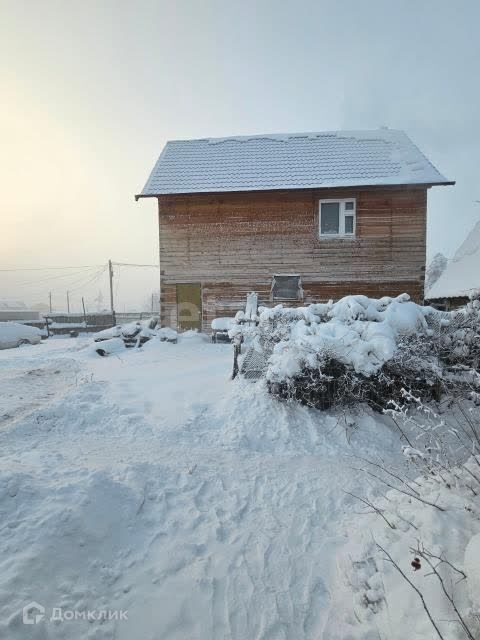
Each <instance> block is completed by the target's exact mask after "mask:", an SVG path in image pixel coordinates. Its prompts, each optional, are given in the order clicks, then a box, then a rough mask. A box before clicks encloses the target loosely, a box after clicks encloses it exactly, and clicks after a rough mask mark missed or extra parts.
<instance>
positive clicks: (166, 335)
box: [157, 327, 178, 342]
mask: <svg viewBox="0 0 480 640" xmlns="http://www.w3.org/2000/svg"><path fill="white" fill-rule="evenodd" d="M157 336H158V337H159V338H160V340H162V341H166V342H175V341H176V340H177V338H178V333H177V332H176V331H175V330H174V329H171V328H170V327H162V328H161V329H159V330H158V331H157Z"/></svg>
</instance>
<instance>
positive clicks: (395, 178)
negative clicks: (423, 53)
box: [136, 128, 454, 199]
mask: <svg viewBox="0 0 480 640" xmlns="http://www.w3.org/2000/svg"><path fill="white" fill-rule="evenodd" d="M400 184H402V185H403V184H432V185H433V184H454V183H453V182H449V181H448V180H447V179H446V178H445V177H444V176H443V175H442V174H441V173H439V171H437V169H436V168H435V167H434V166H433V165H432V164H431V163H430V161H429V160H427V158H426V157H425V156H424V155H423V153H422V152H421V151H420V150H419V149H418V147H416V146H415V145H414V144H413V142H412V141H411V140H410V138H409V137H408V136H407V135H406V134H405V133H404V132H403V131H396V130H393V129H386V128H382V129H377V130H374V131H330V132H323V133H290V134H275V135H273V134H266V135H257V136H242V137H234V138H206V139H203V140H173V141H170V142H167V144H166V145H165V148H164V149H163V151H162V153H161V155H160V157H159V159H158V160H157V163H156V164H155V166H154V168H153V171H152V173H151V175H150V177H149V179H148V180H147V183H146V185H145V187H144V188H143V191H142V192H141V193H140V194H138V195H137V196H136V198H137V199H138V198H145V197H152V196H157V195H162V194H175V193H208V192H226V191H268V190H272V189H309V188H325V187H348V186H374V185H400Z"/></svg>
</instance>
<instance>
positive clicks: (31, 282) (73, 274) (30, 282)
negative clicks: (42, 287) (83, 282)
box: [16, 267, 97, 287]
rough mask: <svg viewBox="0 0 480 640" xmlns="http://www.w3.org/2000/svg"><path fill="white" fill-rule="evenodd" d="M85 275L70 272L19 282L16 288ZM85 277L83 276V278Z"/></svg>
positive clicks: (90, 268) (89, 268)
mask: <svg viewBox="0 0 480 640" xmlns="http://www.w3.org/2000/svg"><path fill="white" fill-rule="evenodd" d="M96 268H97V267H84V268H83V269H88V270H89V271H91V270H92V269H96ZM81 273H82V274H83V275H85V273H84V271H74V272H73V273H72V272H71V271H70V272H69V273H61V274H60V275H58V276H47V277H46V278H40V280H27V281H26V282H19V283H18V284H17V285H16V286H18V287H22V286H25V285H32V284H33V285H37V284H42V282H50V281H51V280H58V279H59V278H72V277H73V276H77V275H79V274H81ZM82 277H83V276H82Z"/></svg>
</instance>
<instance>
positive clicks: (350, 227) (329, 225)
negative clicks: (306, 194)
mask: <svg viewBox="0 0 480 640" xmlns="http://www.w3.org/2000/svg"><path fill="white" fill-rule="evenodd" d="M319 218H320V220H319V227H320V236H321V237H329V236H330V237H337V238H338V237H345V236H347V237H348V236H354V235H355V200H354V199H348V200H320V215H319Z"/></svg>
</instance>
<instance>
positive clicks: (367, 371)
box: [230, 294, 480, 408]
mask: <svg viewBox="0 0 480 640" xmlns="http://www.w3.org/2000/svg"><path fill="white" fill-rule="evenodd" d="M259 311H260V317H259V324H258V327H257V328H256V329H255V341H254V344H255V348H256V349H257V350H260V351H261V352H262V353H263V355H264V357H265V360H266V363H267V364H266V367H265V376H266V378H267V381H268V382H269V384H270V388H271V390H272V391H273V393H276V394H277V395H280V396H282V397H295V398H296V399H301V400H304V401H305V400H306V396H307V395H308V396H309V399H307V400H306V401H307V404H312V405H313V406H320V407H321V408H326V406H331V404H335V401H334V400H332V395H335V396H336V400H340V396H342V391H343V399H342V401H345V400H346V399H347V397H349V398H350V399H351V400H369V401H372V404H377V405H380V406H382V404H383V402H382V395H385V393H384V391H385V389H384V387H387V388H391V389H393V388H394V387H396V388H397V397H400V396H398V393H399V392H400V391H401V389H402V387H405V388H407V389H410V390H415V391H417V392H419V393H421V394H422V395H423V394H426V396H428V395H432V394H437V395H438V394H439V392H440V386H439V385H440V384H441V382H442V380H443V377H444V374H445V367H446V366H449V367H452V366H454V365H456V366H461V367H464V368H466V369H469V370H473V371H477V370H478V362H479V352H480V341H479V334H480V302H479V301H478V300H475V301H472V302H471V303H470V304H469V305H467V307H465V308H464V309H462V310H458V311H455V312H450V313H446V312H443V311H438V310H436V309H434V308H432V307H425V306H421V305H418V304H416V303H414V302H412V301H411V300H410V298H409V296H408V295H407V294H402V295H400V296H397V297H396V298H390V297H384V298H380V299H378V300H377V299H373V298H368V297H366V296H361V295H358V296H346V297H345V298H342V299H341V300H339V301H338V302H336V303H333V302H329V303H326V304H311V305H309V306H308V307H298V308H284V307H283V306H282V305H278V306H276V307H274V308H273V309H265V308H260V309H259ZM249 330H250V331H251V328H250V329H249ZM238 331H242V328H241V327H237V328H236V331H235V330H234V331H232V332H230V333H231V334H233V333H235V332H236V333H238ZM312 390H313V391H315V390H316V391H319V392H321V394H323V395H324V396H330V397H331V401H330V402H325V399H323V400H322V401H321V402H320V403H319V404H318V403H317V404H316V401H315V399H314V398H312V397H310V396H311V395H312V394H311V393H310V392H311V391H312ZM387 391H388V389H387Z"/></svg>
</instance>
